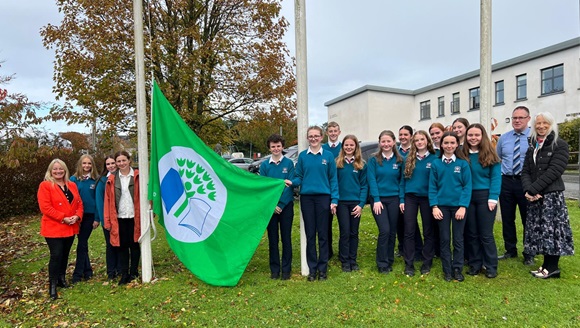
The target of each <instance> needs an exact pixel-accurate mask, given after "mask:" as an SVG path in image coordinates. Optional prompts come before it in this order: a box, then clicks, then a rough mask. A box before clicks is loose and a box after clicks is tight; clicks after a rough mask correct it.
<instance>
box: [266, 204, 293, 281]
mask: <svg viewBox="0 0 580 328" xmlns="http://www.w3.org/2000/svg"><path fill="white" fill-rule="evenodd" d="M293 220H294V203H292V202H291V203H289V204H287V205H286V206H285V207H284V208H283V209H282V212H281V213H280V214H274V215H272V218H271V219H270V223H269V224H268V246H269V255H270V272H272V273H280V269H281V270H282V272H283V273H290V272H291V271H292V221H293ZM278 232H279V234H278ZM280 239H282V265H280V249H279V247H278V243H279V241H280Z"/></svg>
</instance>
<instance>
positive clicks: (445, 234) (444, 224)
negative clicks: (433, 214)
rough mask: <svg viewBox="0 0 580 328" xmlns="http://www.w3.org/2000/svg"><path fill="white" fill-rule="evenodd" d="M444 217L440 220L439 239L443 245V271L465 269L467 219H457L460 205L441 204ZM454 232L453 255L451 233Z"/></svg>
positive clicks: (449, 271)
mask: <svg viewBox="0 0 580 328" xmlns="http://www.w3.org/2000/svg"><path fill="white" fill-rule="evenodd" d="M439 209H440V210H441V212H442V213H443V219H442V220H439V222H438V224H439V239H440V246H441V265H442V266H443V273H451V272H453V269H458V270H460V271H462V270H463V260H464V250H463V230H464V228H465V219H463V220H457V219H455V212H457V210H458V209H459V207H451V206H439ZM452 233H453V257H452V256H451V234H452Z"/></svg>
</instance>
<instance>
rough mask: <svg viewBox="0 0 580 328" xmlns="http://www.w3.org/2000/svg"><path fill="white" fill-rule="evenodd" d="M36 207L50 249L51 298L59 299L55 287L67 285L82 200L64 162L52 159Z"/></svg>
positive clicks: (41, 228) (81, 214)
mask: <svg viewBox="0 0 580 328" xmlns="http://www.w3.org/2000/svg"><path fill="white" fill-rule="evenodd" d="M38 206H39V207H40V212H42V219H41V220H40V234H41V235H42V236H43V237H44V239H45V240H46V244H47V245H48V249H49V250H50V260H49V262H48V276H49V278H50V289H49V291H50V297H51V298H52V299H53V300H55V299H57V298H58V294H57V292H56V287H57V286H59V287H67V284H66V279H65V275H66V267H67V265H68V256H69V253H70V249H71V246H72V244H73V241H74V239H75V235H76V234H78V233H79V225H80V222H81V218H82V217H83V202H82V201H81V196H80V195H79V192H78V189H77V186H76V185H75V184H74V183H73V182H71V181H70V180H69V171H68V168H67V167H66V164H65V163H64V162H63V161H62V160H60V159H54V160H52V162H50V164H49V165H48V169H47V170H46V174H45V175H44V181H43V182H41V183H40V186H39V187H38Z"/></svg>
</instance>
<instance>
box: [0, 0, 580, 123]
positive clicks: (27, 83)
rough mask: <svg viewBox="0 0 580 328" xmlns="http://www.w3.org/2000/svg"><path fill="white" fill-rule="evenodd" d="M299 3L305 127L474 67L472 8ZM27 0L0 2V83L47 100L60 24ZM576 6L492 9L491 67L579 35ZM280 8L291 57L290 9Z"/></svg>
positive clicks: (325, 0)
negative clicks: (355, 104)
mask: <svg viewBox="0 0 580 328" xmlns="http://www.w3.org/2000/svg"><path fill="white" fill-rule="evenodd" d="M305 1H306V26H307V27H306V28H307V38H308V96H309V121H310V124H321V123H323V122H326V120H327V109H326V107H325V106H324V103H325V102H326V101H328V100H331V99H333V98H336V97H338V96H340V95H343V94H345V93H347V92H349V91H352V90H354V89H356V88H359V87H361V86H364V85H366V84H372V85H378V86H385V87H392V88H401V89H411V90H413V89H418V88H421V87H424V86H427V85H429V84H432V83H436V82H439V81H441V80H445V79H448V78H451V77H454V76H457V75H460V74H463V73H466V72H469V71H472V70H475V69H478V68H479V6H480V1H477V0H470V1H465V0H463V1H459V0H438V1H431V0H422V1H419V0H409V1H400V0H360V1H352V0H305ZM33 2H34V5H32V4H31V1H17V0H4V1H3V2H2V10H0V31H2V36H1V37H0V60H2V61H4V63H3V64H2V67H1V68H0V75H9V74H16V80H14V81H13V82H12V83H11V84H10V85H9V86H8V89H9V92H21V93H24V94H26V95H27V96H28V97H29V99H30V100H33V101H54V95H53V94H52V87H53V85H54V82H53V81H52V75H53V61H54V54H53V52H51V51H49V50H46V49H45V48H44V47H43V46H42V41H41V38H40V35H39V30H40V28H41V27H42V26H44V25H46V24H48V23H51V24H59V22H60V16H59V13H58V10H57V7H56V5H55V2H54V1H52V0H42V1H39V0H36V1H33ZM579 2H580V0H556V1H545V0H500V1H493V5H492V14H493V18H492V48H493V50H492V62H493V63H497V62H500V61H503V60H506V59H510V58H513V57H516V56H519V55H523V54H525V53H528V52H531V51H534V50H538V49H541V48H544V47H547V46H550V45H553V44H556V43H559V42H562V41H566V40H569V39H572V38H575V37H578V36H579V35H580V10H579ZM282 4H283V13H282V14H283V15H284V16H285V17H286V18H287V19H288V21H289V22H290V24H291V26H290V29H289V31H288V35H287V37H286V41H287V43H288V47H289V49H290V50H291V52H292V53H293V54H294V49H295V47H294V41H295V40H294V1H293V0H284V1H283V2H282ZM47 128H49V129H50V130H51V131H52V132H58V131H69V130H71V128H72V129H74V130H77V131H82V127H67V126H66V125H64V124H49V125H47ZM87 131H88V130H87Z"/></svg>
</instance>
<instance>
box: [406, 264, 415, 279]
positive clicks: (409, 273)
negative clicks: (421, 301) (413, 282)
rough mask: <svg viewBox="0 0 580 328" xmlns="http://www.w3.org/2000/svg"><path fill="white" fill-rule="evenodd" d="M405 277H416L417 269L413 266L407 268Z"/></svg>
mask: <svg viewBox="0 0 580 328" xmlns="http://www.w3.org/2000/svg"><path fill="white" fill-rule="evenodd" d="M405 275H406V276H407V277H413V276H414V275H415V268H414V267H412V266H405Z"/></svg>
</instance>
